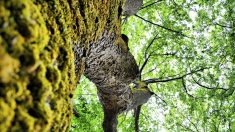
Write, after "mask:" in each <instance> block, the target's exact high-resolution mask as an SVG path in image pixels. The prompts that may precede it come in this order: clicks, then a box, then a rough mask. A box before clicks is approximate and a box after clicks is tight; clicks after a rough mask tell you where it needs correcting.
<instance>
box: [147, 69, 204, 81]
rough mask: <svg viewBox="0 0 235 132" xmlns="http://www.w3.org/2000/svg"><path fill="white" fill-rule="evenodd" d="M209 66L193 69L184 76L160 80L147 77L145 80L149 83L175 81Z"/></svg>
mask: <svg viewBox="0 0 235 132" xmlns="http://www.w3.org/2000/svg"><path fill="white" fill-rule="evenodd" d="M205 69H207V68H201V69H199V70H195V71H192V72H190V73H187V74H184V75H182V76H179V77H174V78H170V79H163V80H159V79H158V78H153V79H147V80H144V81H143V82H145V83H147V84H149V83H157V82H170V81H175V80H180V79H182V78H184V77H186V76H188V75H192V74H195V73H197V72H200V71H203V70H205Z"/></svg>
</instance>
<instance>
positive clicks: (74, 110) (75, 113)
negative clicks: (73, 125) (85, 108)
mask: <svg viewBox="0 0 235 132" xmlns="http://www.w3.org/2000/svg"><path fill="white" fill-rule="evenodd" d="M73 115H74V116H75V117H77V118H79V117H80V115H79V113H78V111H77V109H76V108H73Z"/></svg>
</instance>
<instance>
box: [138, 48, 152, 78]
mask: <svg viewBox="0 0 235 132" xmlns="http://www.w3.org/2000/svg"><path fill="white" fill-rule="evenodd" d="M152 53H153V52H152ZM152 53H150V55H149V56H148V57H147V58H146V59H145V60H144V63H143V65H142V66H141V68H140V80H141V73H142V71H143V69H144V67H145V66H146V65H147V63H148V60H149V59H150V57H151V56H152Z"/></svg>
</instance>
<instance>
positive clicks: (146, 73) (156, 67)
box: [142, 66, 157, 76]
mask: <svg viewBox="0 0 235 132" xmlns="http://www.w3.org/2000/svg"><path fill="white" fill-rule="evenodd" d="M156 69H157V66H155V67H154V68H153V69H151V70H149V71H147V72H146V73H144V74H142V76H143V75H145V74H148V73H150V72H153V71H154V70H156Z"/></svg>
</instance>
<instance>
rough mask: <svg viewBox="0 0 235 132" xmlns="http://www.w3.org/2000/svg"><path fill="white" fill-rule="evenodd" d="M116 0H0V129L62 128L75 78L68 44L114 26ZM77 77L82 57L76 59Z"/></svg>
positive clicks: (84, 46) (69, 111)
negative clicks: (106, 27) (108, 26)
mask: <svg viewBox="0 0 235 132" xmlns="http://www.w3.org/2000/svg"><path fill="white" fill-rule="evenodd" d="M121 5H122V2H121V1H120V0H93V1H92V0H51V1H43V0H36V1H31V0H0V58H1V60H0V113H1V115H0V130H1V132H5V131H40V132H41V131H49V130H51V131H66V130H68V128H69V122H70V118H71V116H72V105H71V104H70V101H71V98H72V94H73V90H74V89H75V85H76V79H75V73H74V59H73V51H72V44H74V45H79V47H82V49H83V50H84V52H85V51H86V50H87V49H88V43H89V42H95V40H96V39H97V38H98V37H99V36H100V34H101V33H102V32H103V31H104V27H105V25H106V23H107V22H109V24H110V29H109V30H111V29H112V27H113V26H114V25H116V20H117V18H116V17H117V16H118V14H120V13H119V12H120V9H121V8H120V6H121ZM76 64H77V74H76V75H77V79H78V80H79V78H80V75H81V74H82V72H83V66H84V62H83V59H81V58H79V57H78V58H77V60H76Z"/></svg>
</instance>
